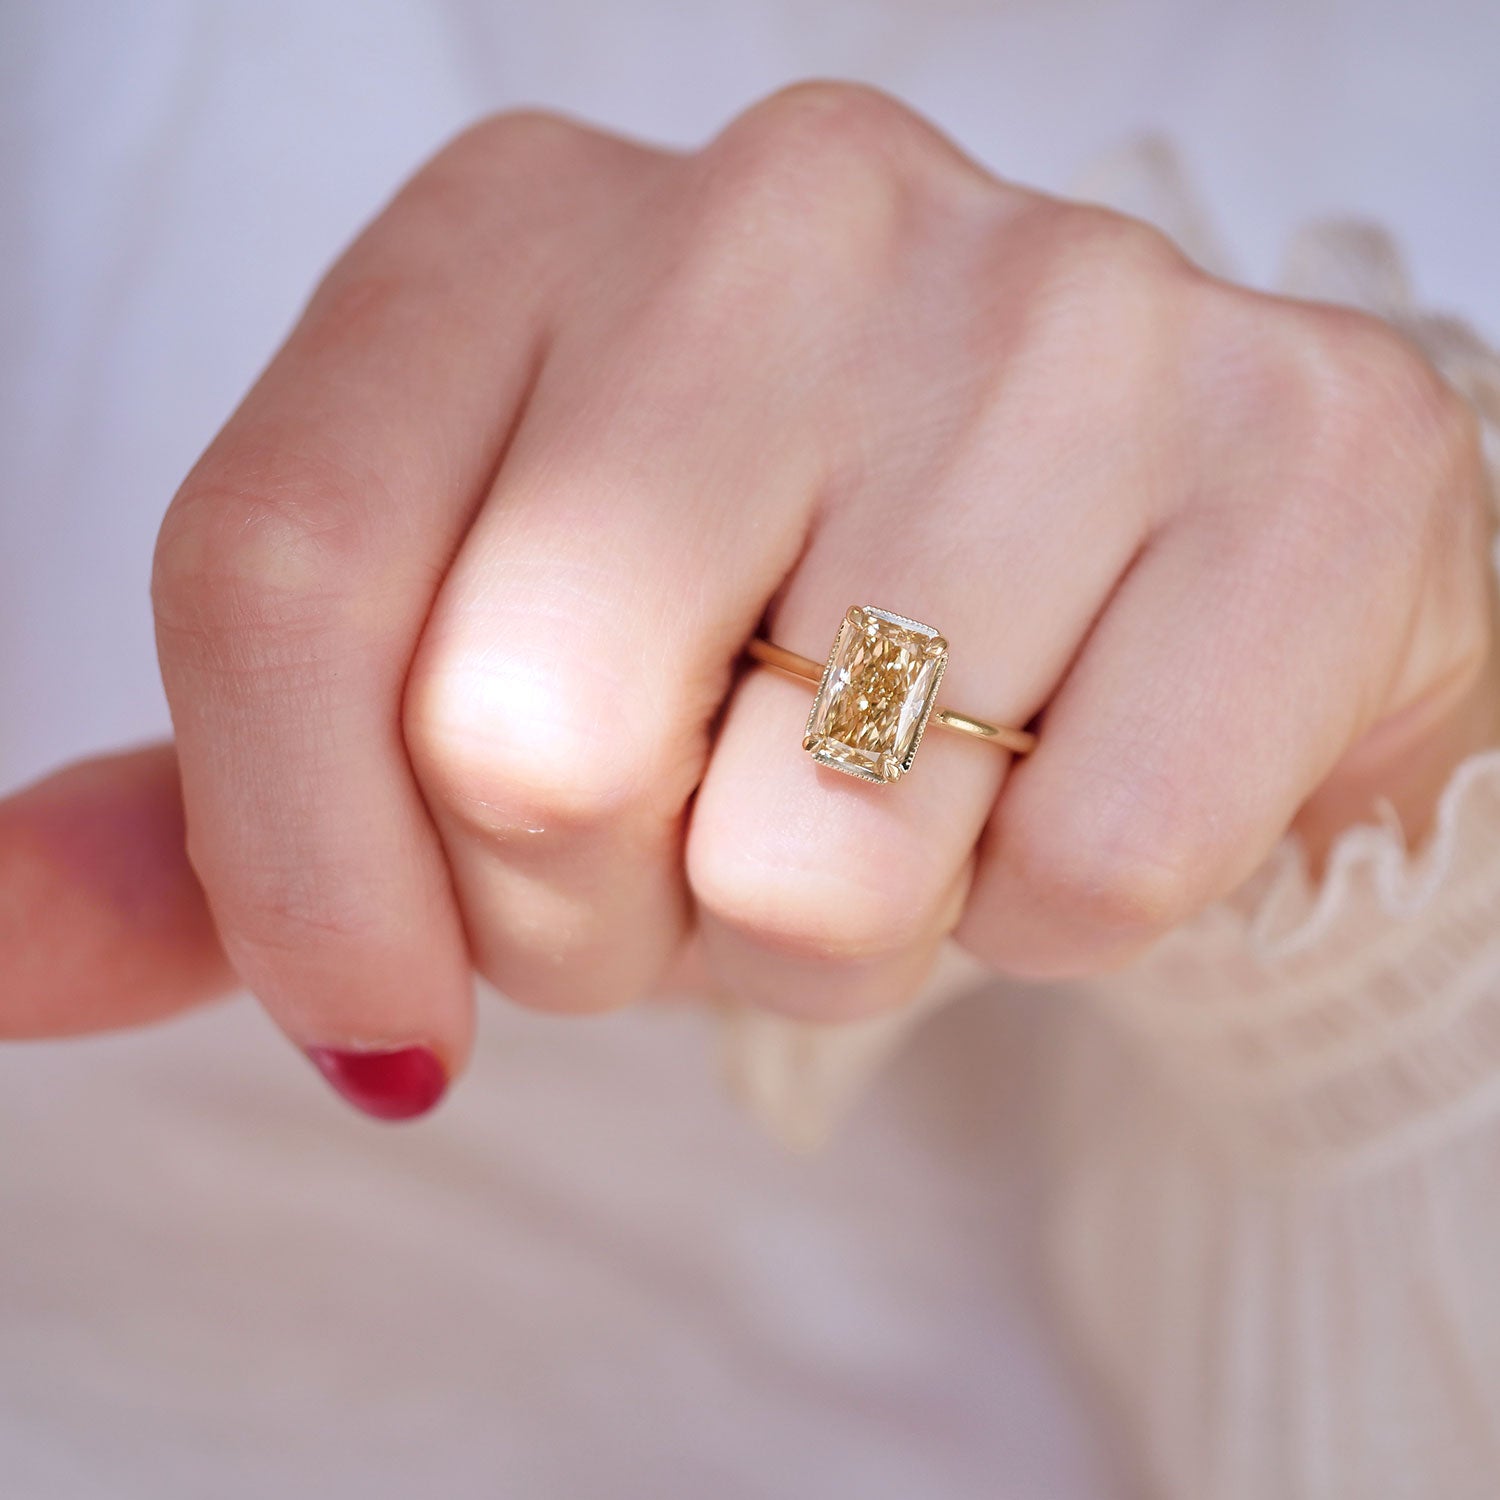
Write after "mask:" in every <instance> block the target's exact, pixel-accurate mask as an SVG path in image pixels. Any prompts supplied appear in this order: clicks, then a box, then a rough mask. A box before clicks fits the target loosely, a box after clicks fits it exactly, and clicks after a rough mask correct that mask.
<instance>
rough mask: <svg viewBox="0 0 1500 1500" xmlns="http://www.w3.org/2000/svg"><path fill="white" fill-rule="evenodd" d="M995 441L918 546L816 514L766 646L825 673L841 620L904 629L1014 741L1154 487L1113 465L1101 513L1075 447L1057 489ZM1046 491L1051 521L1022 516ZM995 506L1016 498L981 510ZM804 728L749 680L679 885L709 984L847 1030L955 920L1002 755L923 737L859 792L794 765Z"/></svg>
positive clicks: (917, 966) (956, 700) (845, 510)
mask: <svg viewBox="0 0 1500 1500" xmlns="http://www.w3.org/2000/svg"><path fill="white" fill-rule="evenodd" d="M1005 426H1006V424H1005V423H1004V422H1002V423H1001V425H1000V427H999V428H993V427H992V428H990V429H988V430H987V431H985V432H983V433H980V434H978V435H977V436H976V437H974V438H972V439H971V444H972V446H971V448H970V450H969V451H968V452H967V453H966V454H961V455H958V456H957V457H956V458H955V459H953V461H952V463H951V465H950V468H949V478H948V485H947V488H946V490H945V491H940V492H939V494H938V495H937V496H936V497H935V498H934V502H933V503H932V505H931V507H930V509H928V508H924V513H923V514H924V520H925V522H926V524H925V525H923V526H921V527H917V526H914V525H912V517H911V514H910V512H909V511H908V510H907V509H906V505H907V501H906V497H905V496H901V495H897V494H891V493H887V494H881V493H878V492H877V493H866V494H864V495H862V496H860V497H858V498H855V497H848V499H847V502H846V503H844V504H842V505H832V506H830V512H829V515H828V518H827V520H826V521H825V522H824V524H822V525H820V526H819V527H818V529H817V531H816V533H815V539H814V542H813V544H812V546H811V548H810V549H809V552H808V555H807V556H806V558H805V559H804V560H803V562H802V564H801V565H800V566H799V568H798V570H797V572H796V574H795V576H794V577H793V579H792V580H791V582H790V584H789V586H788V589H787V592H786V596H785V600H784V603H783V605H782V607H781V608H780V609H779V611H778V613H777V616H776V618H775V619H774V620H773V621H772V622H771V631H772V633H773V636H774V639H775V640H776V641H777V642H778V643H779V644H781V645H784V646H788V647H789V648H790V649H792V650H794V651H797V652H800V653H802V654H804V655H807V656H812V657H814V658H821V657H823V656H824V655H825V654H826V650H827V645H828V642H829V640H830V638H831V636H832V634H833V630H834V628H835V626H836V625H837V624H838V622H839V618H840V616H841V615H842V613H843V610H844V608H845V606H846V605H850V604H855V603H860V604H863V603H870V604H874V605H877V606H880V607H888V608H892V609H895V610H898V611H899V612H900V613H901V614H903V615H907V616H909V617H911V618H915V619H917V620H919V621H922V622H923V623H925V624H928V625H931V626H933V627H935V628H938V629H940V630H941V632H942V634H943V635H944V636H945V637H946V638H947V639H948V641H949V643H950V662H949V665H948V668H947V670H946V673H945V675H944V677H943V680H942V685H941V692H940V695H939V696H940V698H941V700H942V701H943V702H945V703H946V704H948V705H950V706H953V707H956V708H959V709H960V710H962V711H964V712H968V713H971V714H977V715H980V716H981V717H986V718H991V719H996V720H998V721H1000V722H1003V723H1011V724H1022V723H1025V722H1026V721H1027V720H1028V719H1029V718H1030V717H1031V715H1032V714H1033V713H1034V712H1035V711H1036V709H1037V708H1038V707H1039V706H1040V704H1041V703H1042V702H1043V701H1045V699H1046V697H1047V695H1048V694H1049V693H1050V691H1051V690H1052V687H1053V685H1054V684H1055V682H1056V681H1057V680H1058V679H1059V678H1060V677H1061V675H1062V673H1063V671H1064V669H1065V667H1066V665H1067V661H1068V658H1069V656H1070V655H1071V653H1072V652H1073V650H1074V648H1075V645H1076V642H1077V641H1078V640H1079V639H1080V638H1081V637H1082V635H1083V634H1084V632H1085V631H1086V630H1087V629H1088V626H1089V623H1090V621H1091V620H1092V618H1093V616H1094V614H1095V612H1096V611H1097V610H1098V609H1099V607H1100V606H1101V604H1102V602H1103V600H1104V599H1105V598H1106V597H1107V595H1108V593H1109V590H1110V588H1111V586H1112V585H1113V582H1114V580H1115V578H1116V577H1117V576H1118V574H1119V572H1120V570H1121V569H1123V568H1124V566H1125V565H1126V563H1127V561H1128V559H1129V557H1130V555H1131V552H1132V551H1133V549H1134V547H1135V546H1136V544H1137V539H1138V537H1139V535H1140V534H1141V530H1142V528H1143V526H1144V525H1145V519H1144V497H1145V496H1146V495H1147V494H1148V493H1149V486H1148V485H1147V484H1146V482H1145V471H1144V469H1142V470H1141V471H1140V472H1136V473H1133V472H1131V471H1130V470H1129V469H1128V468H1127V466H1125V465H1122V464H1119V463H1118V462H1117V463H1116V464H1115V466H1114V474H1115V479H1116V483H1117V484H1118V486H1119V489H1118V494H1119V497H1120V498H1119V503H1118V504H1116V505H1114V506H1112V507H1109V508H1108V509H1107V510H1105V511H1103V512H1102V513H1096V508H1095V504H1094V498H1093V495H1092V493H1091V491H1090V488H1089V487H1088V485H1087V484H1086V483H1083V482H1080V480H1081V476H1082V475H1083V474H1086V473H1088V472H1089V470H1088V463H1087V460H1088V455H1086V454H1085V453H1083V452H1082V451H1081V449H1082V448H1083V447H1085V446H1086V445H1085V444H1082V443H1080V442H1079V441H1078V440H1077V439H1076V438H1075V439H1074V445H1073V451H1074V452H1075V453H1077V455H1078V461H1079V463H1080V464H1081V465H1082V467H1081V468H1080V469H1079V470H1078V472H1077V474H1076V475H1073V476H1069V477H1068V478H1066V479H1063V482H1062V483H1061V484H1059V483H1058V481H1059V479H1062V476H1059V475H1057V474H1056V473H1055V472H1054V473H1053V474H1051V475H1047V476H1046V478H1045V479H1044V477H1043V473H1042V469H1043V467H1044V465H1045V464H1046V463H1047V462H1048V459H1047V457H1046V455H1048V454H1049V453H1055V452H1056V451H1057V450H1056V449H1055V448H1052V447H1051V446H1050V444H1049V443H1048V441H1047V440H1046V438H1045V436H1040V437H1039V439H1038V441H1037V442H1036V444H1035V446H1034V447H1033V446H1026V445H1020V444H1017V443H1013V442H1012V441H1011V437H1012V435H1011V434H1010V433H1009V432H1008V431H1006V430H1005ZM1028 452H1030V453H1033V454H1035V455H1037V457H1036V458H1035V459H1034V460H1033V463H1034V464H1035V465H1036V467H1035V468H1034V469H1033V470H1032V471H1030V472H1028V471H1027V467H1026V462H1027V461H1026V458H1025V455H1026V454H1027V453H1028ZM1143 461H1144V460H1143ZM1002 476H1003V477H1002ZM1044 484H1045V485H1046V487H1047V488H1048V489H1049V491H1050V492H1051V493H1050V495H1049V504H1048V506H1046V507H1039V506H1036V505H1028V504H1026V503H1024V501H1023V500H1022V499H1021V497H1024V496H1026V495H1028V494H1034V493H1037V492H1038V491H1039V490H1040V489H1041V488H1042V487H1043V485H1044ZM1000 495H1003V496H1009V497H1015V498H1014V499H1013V500H1010V501H1009V502H995V501H992V500H991V499H990V497H991V496H1000ZM1069 515H1072V517H1073V521H1072V523H1071V524H1069V523H1067V522H1066V521H1065V520H1063V519H1060V518H1065V517H1068V516H1069ZM1085 524H1087V526H1088V528H1089V531H1090V535H1091V538H1092V543H1091V546H1090V547H1089V548H1088V549H1087V550H1086V551H1085V552H1083V553H1080V552H1079V550H1078V548H1077V547H1076V544H1075V543H1074V541H1073V538H1074V537H1075V536H1076V534H1077V528H1078V527H1081V526H1083V525H1085ZM976 537H981V538H983V544H982V547H980V546H976V545H975V542H974V539H975V538H976ZM981 578H982V579H983V580H984V582H983V586H982V587H973V586H970V587H962V586H959V581H960V580H965V579H968V580H976V579H981ZM1058 578H1067V579H1068V580H1069V586H1068V587H1067V588H1065V589H1064V588H1058V587H1057V586H1056V583H1055V580H1056V579H1058ZM807 712H808V697H807V689H806V688H805V687H801V686H800V685H796V684H794V683H792V682H790V681H788V680H787V679H785V678H783V677H781V676H780V675H779V674H775V673H771V672H765V671H761V672H756V673H752V674H750V675H748V676H747V677H746V678H745V679H744V681H743V682H742V683H741V685H740V687H739V689H738V691H737V692H736V695H735V697H734V700H733V702H732V704H731V707H730V710H729V713H728V715H727V718H726V720H725V724H724V727H723V730H722V732H721V734H720V738H719V742H718V746H717V749H716V751H715V754H714V758H713V762H712V764H711V766H710V768H709V772H708V775H707V777H706V779H705V782H704V785H703V788H702V790H701V791H700V794H699V797H698V801H697V804H696V807H695V810H694V816H693V823H692V828H691V832H690V838H689V845H688V868H689V874H690V878H691V881H692V885H693V889H694V891H695V893H696V895H697V898H698V902H699V904H700V908H701V911H702V932H703V941H704V945H705V949H706V951H707V953H708V954H709V956H710V959H711V961H712V962H713V964H714V967H715V969H716V972H717V973H718V974H719V976H720V979H721V982H722V983H723V984H725V985H726V986H727V987H729V988H730V989H732V991H733V992H734V993H735V994H737V995H738V996H739V997H740V998H741V999H743V1000H746V1001H749V1002H751V1003H755V1004H759V1005H763V1006H767V1007H769V1008H772V1009H775V1010H780V1011H784V1012H786V1013H788V1014H793V1015H798V1016H803V1017H808V1018H813V1019H823V1020H835V1019H845V1018H852V1017H855V1016H860V1015H865V1014H869V1013H872V1012H874V1011H878V1010H881V1009H885V1008H889V1007H890V1006H892V1005H896V1004H899V1003H901V1002H903V1001H904V1000H906V999H907V998H909V996H910V995H911V994H912V993H913V992H914V991H915V989H916V988H917V986H918V985H919V983H920V981H921V978H922V976H923V974H924V973H925V971H926V968H927V966H928V964H929V963H930V961H931V958H932V956H933V954H934V953H935V951H936V948H937V946H938V944H939V943H940V941H941V939H942V937H943V936H944V934H946V933H947V932H948V931H950V930H951V928H952V926H953V925H954V923H955V922H956V920H957V918H958V914H959V911H960V910H961V908H962V903H963V899H964V896H965V894H966V890H967V883H968V874H969V861H970V853H971V850H972V847H973V844H974V841H975V838H976V837H977V835H978V833H979V830H980V829H981V828H982V827H983V825H984V822H985V819H986V817H987V816H988V813H989V810H990V807H991V805H992V803H993V801H994V799H995V796H996V793H997V791H998V789H999V787H1000V785H1001V781H1002V778H1003V776H1004V774H1005V767H1006V757H1005V756H1004V755H1003V754H1002V753H1000V752H998V751H997V750H996V749H994V748H993V747H991V746H988V745H985V744H982V743H980V742H978V741H974V740H971V739H968V738H967V737H964V736H959V735H955V734H952V733H949V732H945V731H942V730H939V729H937V728H936V727H934V728H931V729H929V731H928V733H927V735H926V737H925V738H924V740H923V742H922V745H921V750H920V754H919V756H918V759H917V762H916V764H915V765H914V767H913V769H912V771H911V772H910V773H908V775H907V776H905V777H903V778H902V779H901V780H900V782H899V783H897V784H895V785H888V786H872V785H868V784H865V783H862V782H860V781H857V780H854V779H852V778H850V777H847V776H844V775H841V774H839V773H838V772H836V771H833V770H828V769H824V768H821V767H819V766H817V765H816V764H815V763H814V762H813V761H812V759H811V758H810V757H809V756H808V755H807V754H806V753H805V752H804V751H803V750H802V748H801V740H802V734H803V728H804V725H805V723H806V719H807Z"/></svg>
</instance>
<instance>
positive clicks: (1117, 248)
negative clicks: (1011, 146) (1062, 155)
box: [1028, 204, 1205, 365]
mask: <svg viewBox="0 0 1500 1500" xmlns="http://www.w3.org/2000/svg"><path fill="white" fill-rule="evenodd" d="M1037 216H1038V218H1039V219H1040V220H1041V221H1042V223H1043V224H1044V226H1045V227H1044V232H1043V235H1042V237H1041V250H1040V253H1041V255H1042V257H1043V259H1042V264H1041V265H1040V267H1039V269H1038V271H1037V294H1036V296H1035V297H1034V298H1033V299H1032V300H1031V309H1032V310H1031V312H1030V313H1029V314H1028V322H1029V324H1030V326H1031V327H1032V329H1033V330H1034V331H1035V332H1036V333H1038V334H1040V335H1041V336H1042V337H1043V338H1044V339H1045V340H1046V341H1047V342H1048V343H1051V344H1061V345H1062V346H1063V347H1064V348H1066V349H1068V350H1075V349H1084V348H1086V349H1087V350H1088V351H1089V358H1090V360H1091V361H1097V360H1099V359H1105V360H1112V361H1113V360H1116V359H1118V360H1120V361H1123V362H1124V363H1125V364H1128V365H1134V364H1138V363H1139V361H1140V359H1141V358H1142V357H1145V356H1148V355H1149V354H1150V353H1151V352H1152V351H1153V350H1154V349H1155V347H1156V344H1157V335H1158V332H1159V330H1160V329H1161V328H1162V327H1164V326H1166V325H1167V324H1169V323H1170V322H1171V321H1172V320H1173V319H1174V318H1175V317H1177V316H1179V315H1180V309H1181V308H1183V307H1185V306H1186V305H1187V301H1188V300H1189V299H1186V298H1185V297H1184V295H1183V293H1184V291H1185V289H1187V288H1188V287H1189V286H1190V285H1192V284H1193V283H1194V282H1196V281H1198V280H1202V279H1205V278H1202V277H1201V273H1199V272H1198V271H1197V270H1196V268H1195V267H1194V266H1193V265H1192V263H1191V262H1190V261H1189V260H1188V259H1187V257H1186V256H1184V255H1183V253H1182V251H1181V250H1180V249H1178V247H1177V246H1176V244H1174V243H1173V241H1172V240H1171V239H1170V238H1169V237H1168V236H1167V235H1165V234H1164V233H1162V231H1160V230H1159V229H1157V228H1155V227H1154V226H1153V225H1150V224H1147V223H1145V222H1144V221H1143V220H1140V219H1135V218H1131V217H1129V216H1128V215H1125V214H1120V213H1116V212H1114V211H1113V210H1110V209H1105V208H1099V207H1095V206H1093V205H1089V204H1066V205H1064V206H1062V207H1061V208H1056V207H1052V206H1050V205H1048V206H1046V207H1045V208H1042V209H1040V210H1038V211H1037Z"/></svg>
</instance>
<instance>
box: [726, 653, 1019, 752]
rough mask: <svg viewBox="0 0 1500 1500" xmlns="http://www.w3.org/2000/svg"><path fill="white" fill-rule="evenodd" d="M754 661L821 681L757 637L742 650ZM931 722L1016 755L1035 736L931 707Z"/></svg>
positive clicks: (804, 661) (818, 667) (799, 659)
mask: <svg viewBox="0 0 1500 1500" xmlns="http://www.w3.org/2000/svg"><path fill="white" fill-rule="evenodd" d="M745 651H746V653H747V654H748V655H749V656H751V657H752V658H754V660H756V661H758V662H760V663H762V664H763V665H765V666H768V667H775V668H776V670H777V671H778V672H785V673H786V674H787V675H788V676H789V677H798V678H800V679H801V680H802V681H803V682H810V683H812V684H813V686H814V687H816V686H817V684H818V683H819V682H821V681H822V679H823V664H822V663H821V662H816V661H813V660H812V659H811V658H810V657H807V656H798V655H797V653H796V652H795V651H788V650H787V649H786V647H785V646H776V645H773V644H772V643H771V642H770V641H763V640H761V639H760V637H759V636H757V637H756V638H755V639H754V640H753V641H751V642H750V644H749V645H748V646H747V647H746V648H745ZM932 717H933V720H934V721H935V722H936V723H938V724H941V725H942V726H943V728H945V729H956V730H957V731H958V732H959V733H960V734H971V735H973V736H974V737H975V738H976V739H981V740H986V741H988V743H990V744H991V745H1000V746H1003V747H1004V748H1005V749H1007V750H1010V751H1012V752H1013V753H1014V754H1016V755H1025V754H1027V752H1028V751H1030V750H1031V749H1032V747H1033V746H1034V745H1035V744H1036V736H1035V735H1034V734H1032V733H1030V731H1028V730H1025V729H1008V728H1007V727H1006V726H1005V725H1003V724H991V723H989V722H987V721H986V720H984V719H975V718H972V717H970V715H968V714H961V713H959V712H958V710H957V709H953V708H935V709H933V711H932Z"/></svg>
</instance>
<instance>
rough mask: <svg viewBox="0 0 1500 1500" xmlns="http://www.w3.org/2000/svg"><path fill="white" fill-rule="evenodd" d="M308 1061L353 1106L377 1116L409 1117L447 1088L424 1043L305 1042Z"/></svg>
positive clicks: (445, 1077) (424, 1110)
mask: <svg viewBox="0 0 1500 1500" xmlns="http://www.w3.org/2000/svg"><path fill="white" fill-rule="evenodd" d="M307 1055H308V1057H309V1058H310V1059H311V1060H312V1064H313V1066H314V1067H315V1068H316V1069H317V1070H318V1072H320V1073H321V1074H322V1075H323V1076H324V1078H326V1079H327V1080H328V1081H329V1083H331V1084H332V1085H333V1086H334V1088H336V1089H337V1090H338V1091H339V1093H341V1094H342V1095H343V1096H344V1098H345V1099H347V1100H348V1101H349V1103H350V1104H352V1105H353V1106H354V1107H355V1108H356V1109H362V1110H363V1111H364V1112H365V1113H366V1114H367V1115H373V1116H374V1117H375V1118H376V1119H377V1120H413V1119H415V1118H416V1117H417V1116H418V1115H425V1114H426V1113H427V1111H428V1110H429V1109H431V1108H432V1107H433V1105H435V1104H436V1103H437V1102H438V1100H439V1099H441V1098H442V1097H443V1095H444V1094H445V1093H446V1092H447V1089H448V1075H447V1074H446V1073H444V1072H443V1065H442V1064H441V1063H440V1062H439V1061H438V1060H437V1058H436V1057H435V1056H434V1055H433V1054H432V1053H431V1052H429V1051H428V1050H427V1048H426V1047H399V1048H396V1049H395V1050H394V1051H389V1052H345V1051H340V1050H338V1049H336V1048H333V1047H309V1048H308V1049H307Z"/></svg>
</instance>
